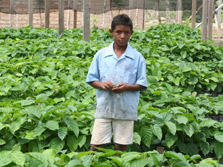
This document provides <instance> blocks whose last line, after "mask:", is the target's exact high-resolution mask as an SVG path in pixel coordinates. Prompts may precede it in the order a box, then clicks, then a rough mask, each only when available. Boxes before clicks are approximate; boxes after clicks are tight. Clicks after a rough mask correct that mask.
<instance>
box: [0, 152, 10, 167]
mask: <svg viewBox="0 0 223 167" xmlns="http://www.w3.org/2000/svg"><path fill="white" fill-rule="evenodd" d="M10 153H11V152H10V151H1V152H0V166H6V165H8V164H10V163H11V162H12V158H11V156H10Z"/></svg>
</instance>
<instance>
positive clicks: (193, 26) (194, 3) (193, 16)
mask: <svg viewBox="0 0 223 167" xmlns="http://www.w3.org/2000/svg"><path fill="white" fill-rule="evenodd" d="M196 8H197V0H193V1H192V28H195V26H196Z"/></svg>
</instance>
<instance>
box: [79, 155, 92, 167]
mask: <svg viewBox="0 0 223 167" xmlns="http://www.w3.org/2000/svg"><path fill="white" fill-rule="evenodd" d="M92 160H93V155H85V156H83V157H81V161H82V164H83V165H84V167H90V166H91V163H92Z"/></svg>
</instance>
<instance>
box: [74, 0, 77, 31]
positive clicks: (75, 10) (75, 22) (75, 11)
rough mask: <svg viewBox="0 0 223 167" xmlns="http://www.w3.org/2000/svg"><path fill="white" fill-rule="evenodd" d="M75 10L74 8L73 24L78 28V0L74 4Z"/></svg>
mask: <svg viewBox="0 0 223 167" xmlns="http://www.w3.org/2000/svg"><path fill="white" fill-rule="evenodd" d="M73 8H74V9H73V10H74V24H73V28H77V0H74V4H73Z"/></svg>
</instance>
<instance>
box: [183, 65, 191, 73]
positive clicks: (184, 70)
mask: <svg viewBox="0 0 223 167" xmlns="http://www.w3.org/2000/svg"><path fill="white" fill-rule="evenodd" d="M191 70H192V69H191V68H190V67H189V66H186V67H184V68H183V70H182V72H188V71H191Z"/></svg>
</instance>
